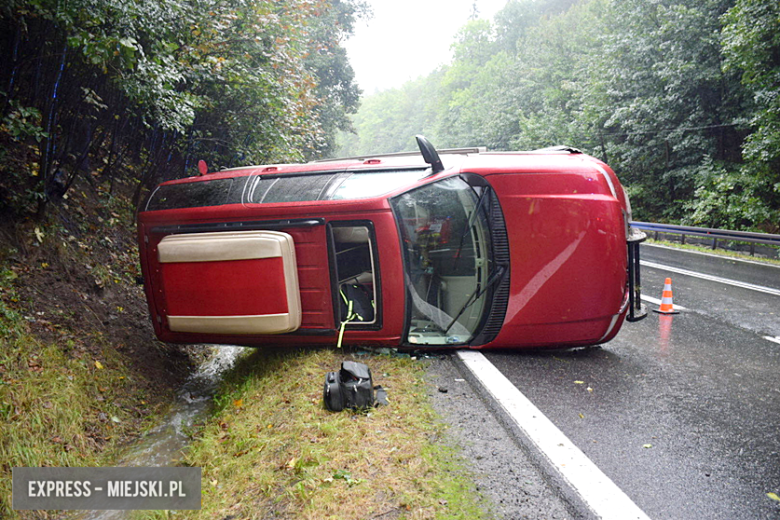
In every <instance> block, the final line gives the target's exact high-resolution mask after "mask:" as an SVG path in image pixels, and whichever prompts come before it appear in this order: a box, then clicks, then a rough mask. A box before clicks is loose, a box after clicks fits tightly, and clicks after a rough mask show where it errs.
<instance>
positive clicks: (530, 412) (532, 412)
mask: <svg viewBox="0 0 780 520" xmlns="http://www.w3.org/2000/svg"><path fill="white" fill-rule="evenodd" d="M458 357H460V359H461V361H463V364H464V365H466V367H467V368H468V369H469V370H470V371H471V373H472V374H474V377H476V378H477V380H478V381H479V382H480V383H481V384H482V385H483V386H484V387H485V388H486V389H487V391H488V392H489V393H490V395H491V396H492V397H493V399H495V400H496V402H498V403H499V404H500V405H501V407H502V408H503V409H504V410H505V411H506V412H507V414H509V417H511V418H512V420H513V421H514V422H515V423H516V424H517V427H518V428H520V430H521V431H522V432H523V433H524V434H525V435H526V436H527V437H528V438H529V439H530V440H531V442H533V443H534V445H535V446H536V447H537V448H538V449H539V451H540V452H541V453H542V454H543V456H544V457H546V458H547V461H548V462H549V463H550V464H551V465H552V466H553V467H554V468H555V469H556V470H557V471H558V473H559V475H560V476H561V478H563V480H565V481H566V483H568V484H569V485H570V486H571V487H572V489H574V491H575V492H576V493H577V494H578V495H579V496H580V498H581V499H582V500H583V501H584V502H585V504H587V506H588V507H589V508H590V510H591V512H592V513H593V514H595V516H597V517H598V518H601V519H603V520H612V519H614V520H629V519H636V520H650V518H649V517H648V516H647V515H646V514H645V513H644V512H643V511H642V510H641V509H639V506H637V505H636V504H634V502H632V501H631V499H630V498H628V496H627V495H626V494H625V493H623V491H622V490H621V489H620V488H619V487H617V485H615V483H614V482H612V480H610V478H609V477H607V476H606V475H605V474H604V473H603V472H602V471H601V470H600V469H599V468H598V466H596V465H595V464H594V463H593V461H591V460H590V459H589V458H588V457H587V456H586V455H585V454H584V453H583V452H582V451H581V450H580V449H579V448H577V446H575V445H574V443H573V442H571V441H570V440H569V438H568V437H566V435H564V434H563V432H561V431H560V430H559V429H558V428H557V427H556V426H555V425H554V424H553V423H552V421H550V419H548V418H547V417H546V416H545V415H544V414H543V413H542V412H541V411H540V410H539V409H538V408H537V407H536V406H534V404H533V403H532V402H531V401H529V400H528V398H527V397H526V396H524V395H523V393H522V392H520V390H518V389H517V388H516V387H515V386H514V385H513V384H512V382H511V381H509V379H507V378H506V377H505V376H504V374H502V373H501V372H500V371H499V370H498V369H497V368H496V367H495V366H494V365H493V364H492V363H491V362H490V361H488V359H487V358H486V357H485V356H483V355H482V354H481V353H480V352H475V351H466V350H459V351H458Z"/></svg>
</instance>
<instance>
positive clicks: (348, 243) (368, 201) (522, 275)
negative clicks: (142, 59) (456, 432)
mask: <svg viewBox="0 0 780 520" xmlns="http://www.w3.org/2000/svg"><path fill="white" fill-rule="evenodd" d="M417 142H418V146H419V148H420V151H419V152H415V153H401V154H388V155H384V156H372V157H360V158H350V159H337V160H331V161H324V162H312V163H307V164H277V165H267V166H248V167H243V168H234V169H229V170H224V171H220V172H216V173H206V174H204V175H201V176H198V177H193V178H187V179H180V180H175V181H170V182H165V183H163V184H161V185H160V186H158V187H157V188H156V189H155V190H154V191H153V192H152V193H151V195H150V197H149V199H148V200H147V202H146V203H145V204H144V205H143V207H142V208H140V211H139V214H138V239H139V246H140V255H141V266H142V270H143V274H144V282H145V283H144V285H145V291H146V296H147V299H148V303H149V312H150V314H151V318H152V321H153V324H154V329H155V332H156V334H157V336H158V337H159V339H161V340H163V341H166V342H174V343H216V344H232V345H248V346H260V345H300V344H336V343H339V344H341V343H342V342H343V343H344V344H353V345H377V346H389V347H400V348H410V349H411V348H414V349H420V348H434V349H442V348H452V347H457V348H525V347H566V346H581V345H593V344H599V343H604V342H606V341H609V340H610V339H612V338H613V337H614V336H615V335H616V334H617V332H618V330H619V329H620V327H621V325H622V324H623V322H624V320H626V319H627V320H629V321H633V320H638V319H641V318H642V317H644V316H645V314H646V312H645V310H644V307H643V306H642V304H641V302H640V294H639V291H640V288H639V286H640V284H639V280H640V278H639V243H640V242H641V241H642V240H643V239H644V235H643V234H642V233H640V232H638V231H635V230H632V228H631V207H630V204H629V201H628V198H627V196H626V194H625V193H624V191H623V188H622V186H621V185H620V182H619V181H618V179H617V177H616V176H615V174H614V173H613V171H612V170H611V169H610V168H609V167H608V166H607V165H606V164H604V163H603V162H601V161H599V160H597V159H595V158H593V157H589V156H587V155H585V154H583V153H580V152H579V151H577V150H575V149H571V148H566V147H558V148H549V149H543V150H535V151H528V152H486V151H485V150H483V149H458V150H440V151H437V150H435V149H434V148H433V146H431V144H430V143H429V142H428V141H427V140H426V139H425V138H424V137H422V136H418V137H417Z"/></svg>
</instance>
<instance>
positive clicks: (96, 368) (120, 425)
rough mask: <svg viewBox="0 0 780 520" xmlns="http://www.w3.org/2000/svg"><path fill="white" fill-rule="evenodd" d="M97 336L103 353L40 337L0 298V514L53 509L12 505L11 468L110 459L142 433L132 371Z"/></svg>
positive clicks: (86, 463)
mask: <svg viewBox="0 0 780 520" xmlns="http://www.w3.org/2000/svg"><path fill="white" fill-rule="evenodd" d="M4 290H5V291H8V289H7V286H4ZM6 296H8V294H6ZM12 297H13V296H12V295H11V298H12ZM93 341H94V343H95V344H98V345H103V348H102V352H101V354H100V355H94V354H89V353H87V351H86V350H82V349H80V348H79V345H77V344H75V343H73V342H67V343H65V344H61V345H60V344H48V343H44V342H41V341H40V340H38V339H36V338H35V337H34V336H32V335H31V334H30V332H29V330H28V327H27V324H26V321H25V319H24V317H23V316H22V315H20V314H19V313H18V312H16V311H14V310H12V309H10V308H9V307H8V306H6V304H5V303H4V302H3V301H2V300H0V518H46V517H47V515H48V513H46V512H31V511H26V512H25V511H12V510H11V470H12V468H14V467H43V466H90V467H92V466H101V465H111V461H113V460H115V458H116V456H117V454H118V450H119V446H118V444H119V441H120V440H121V439H123V438H125V437H126V435H128V434H131V433H134V432H136V431H137V428H138V422H137V419H138V417H137V416H135V417H132V416H133V415H135V414H134V412H133V411H132V410H133V409H135V410H138V409H139V408H143V407H144V406H145V401H144V399H143V397H144V396H143V395H137V394H136V395H133V394H134V392H133V391H131V390H128V388H127V387H128V386H129V385H130V383H131V382H130V379H129V378H130V377H131V376H129V375H127V373H126V372H125V370H124V369H123V365H122V362H121V360H119V359H118V355H117V354H116V353H115V351H114V349H113V348H112V347H111V346H110V345H109V342H108V341H106V340H105V339H103V338H101V337H95V338H94V339H93ZM93 352H94V350H93ZM52 515H53V513H52Z"/></svg>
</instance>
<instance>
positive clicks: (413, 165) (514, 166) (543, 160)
mask: <svg viewBox="0 0 780 520" xmlns="http://www.w3.org/2000/svg"><path fill="white" fill-rule="evenodd" d="M438 153H439V154H440V156H441V159H442V162H443V164H444V170H443V171H442V172H441V173H442V174H452V173H462V172H471V173H477V174H482V175H489V174H499V173H524V172H527V173H532V172H533V173H547V172H575V171H583V170H588V171H592V170H593V166H594V162H595V163H599V164H603V163H601V161H599V160H598V159H595V158H593V157H591V156H589V155H585V154H583V153H581V152H579V151H578V150H576V149H573V148H568V147H554V148H544V149H540V150H530V151H516V152H487V151H485V149H484V148H459V149H451V150H438ZM427 167H429V165H428V164H427V163H426V162H425V161H424V160H423V157H422V155H421V154H420V152H419V151H417V152H400V153H394V154H385V155H367V156H359V157H348V158H339V159H327V160H322V161H313V162H308V163H289V164H267V165H253V166H242V167H238V168H230V169H225V170H221V171H218V172H213V173H207V174H206V175H202V176H195V177H188V178H185V179H177V180H173V181H168V182H165V183H164V184H179V183H187V182H198V181H207V180H216V179H224V178H233V177H242V176H247V175H274V176H275V175H284V174H306V173H319V172H322V173H326V172H338V171H345V172H349V171H354V172H358V171H372V170H376V171H383V170H385V171H386V170H395V169H417V168H420V169H422V168H427Z"/></svg>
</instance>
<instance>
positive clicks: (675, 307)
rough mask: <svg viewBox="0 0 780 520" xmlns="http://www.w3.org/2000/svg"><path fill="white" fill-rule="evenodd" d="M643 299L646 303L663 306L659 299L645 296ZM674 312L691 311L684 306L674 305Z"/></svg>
mask: <svg viewBox="0 0 780 520" xmlns="http://www.w3.org/2000/svg"><path fill="white" fill-rule="evenodd" d="M642 299H643V300H645V301H646V302H650V303H654V304H656V305H658V306H660V305H661V300H659V299H658V298H653V297H652V296H645V295H644V294H643V295H642ZM674 310H676V311H687V310H689V309H688V308H687V307H683V306H682V305H676V304H674Z"/></svg>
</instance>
